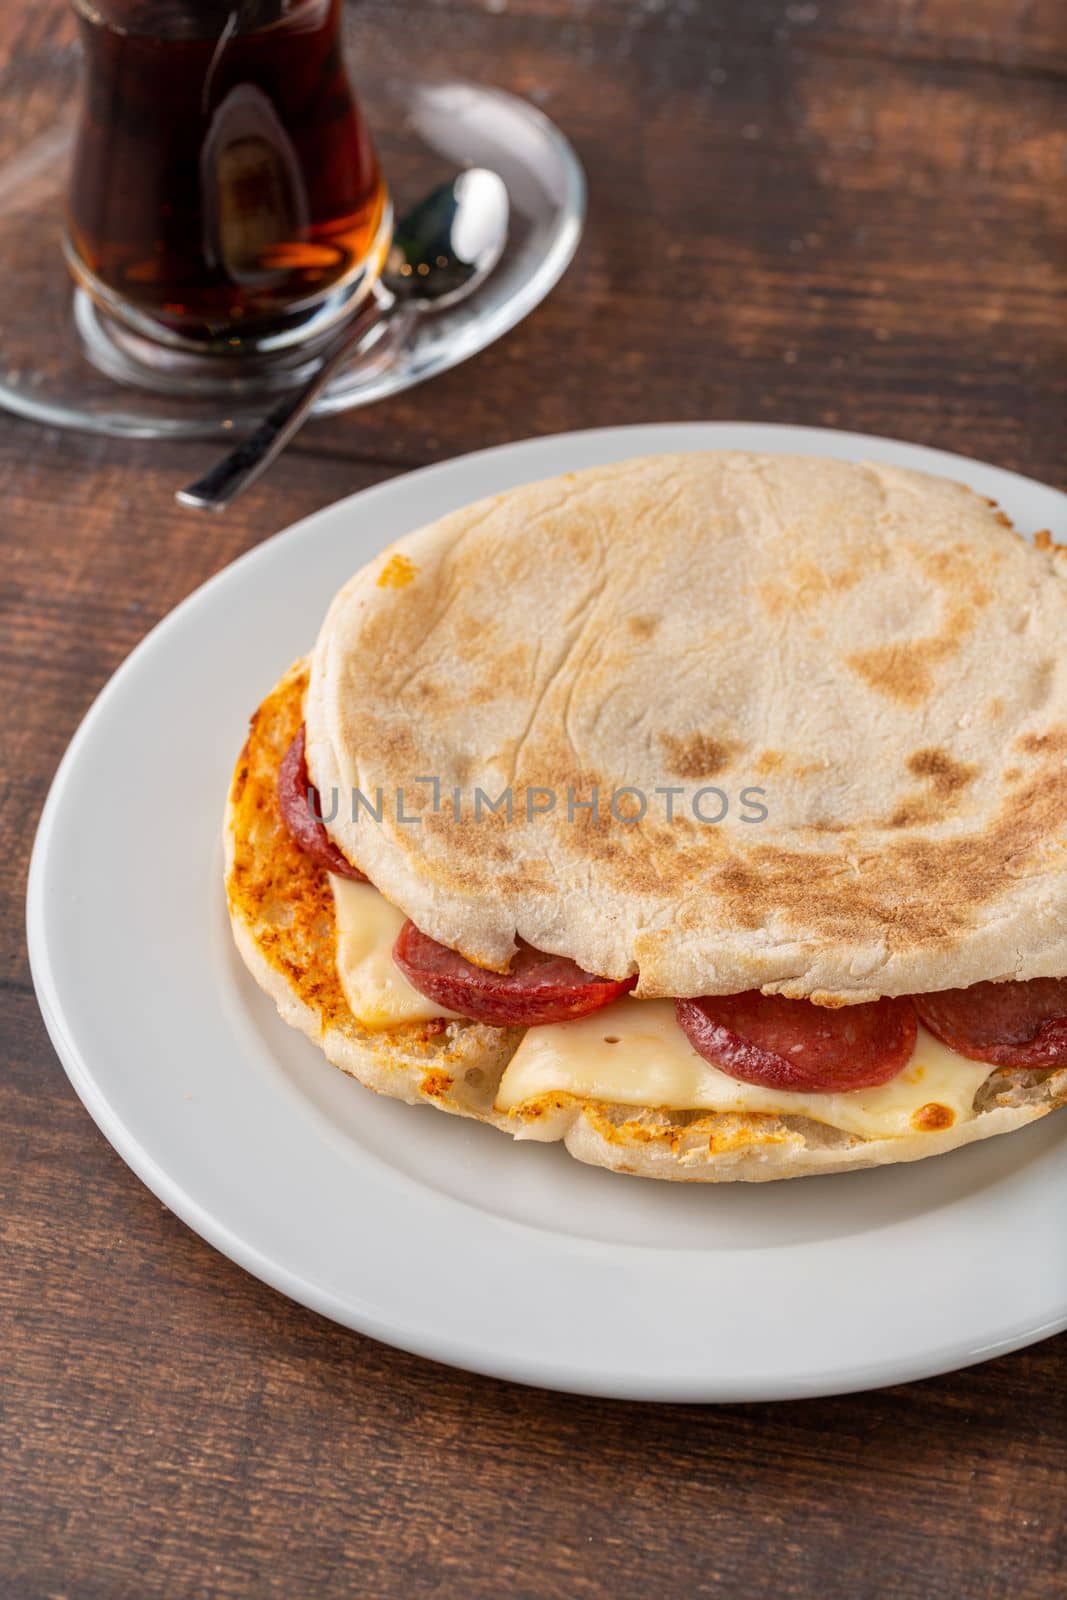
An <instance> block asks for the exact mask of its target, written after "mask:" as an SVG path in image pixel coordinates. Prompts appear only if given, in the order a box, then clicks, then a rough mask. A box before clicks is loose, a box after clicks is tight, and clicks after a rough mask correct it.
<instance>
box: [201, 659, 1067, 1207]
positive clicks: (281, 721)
mask: <svg viewBox="0 0 1067 1600" xmlns="http://www.w3.org/2000/svg"><path fill="white" fill-rule="evenodd" d="M306 683H307V667H306V664H305V663H303V662H298V663H296V664H295V665H294V666H293V667H292V668H291V669H290V671H289V672H288V673H287V674H286V675H285V677H284V678H283V679H282V680H281V682H280V683H279V684H278V685H277V687H276V688H275V689H274V690H273V691H272V693H271V694H270V695H268V697H267V699H266V700H265V701H264V702H263V704H262V705H261V706H260V708H259V710H258V711H257V712H256V713H255V715H254V716H253V718H252V721H251V727H250V730H249V734H248V739H247V741H246V743H245V746H244V748H243V750H242V751H241V755H240V758H239V760H238V762H237V767H236V770H235V772H234V776H233V782H232V785H231V789H230V794H229V798H228V803H227V810H226V823H225V839H226V894H227V902H228V907H229V915H230V922H231V926H232V928H233V933H234V938H235V940H236V943H237V947H238V949H239V950H240V952H241V955H242V957H243V958H244V961H245V963H246V965H247V966H248V969H249V971H250V972H251V974H252V976H253V977H254V978H255V980H256V982H257V983H258V984H259V985H260V987H261V988H263V989H264V990H265V991H266V993H267V994H268V995H270V997H271V998H272V999H273V1000H274V1002H275V1004H276V1005H277V1008H278V1011H279V1012H280V1014H281V1016H282V1017H283V1018H284V1020H285V1021H286V1022H288V1023H289V1024H290V1025H291V1026H293V1027H295V1028H298V1029H300V1030H301V1031H302V1032H303V1033H305V1034H306V1035H307V1036H308V1038H309V1039H311V1040H313V1041H314V1042H315V1043H316V1044H318V1045H319V1046H320V1047H321V1048H322V1050H323V1051H324V1053H325V1055H326V1057H327V1059H328V1060H330V1061H331V1062H333V1064H334V1065H335V1066H338V1067H340V1068H341V1069H342V1070H343V1071H344V1072H346V1073H348V1074H349V1075H350V1076H352V1077H353V1078H356V1079H358V1080H359V1082H360V1083H362V1084H364V1085H366V1087H367V1088H369V1089H374V1090H376V1091H378V1092H379V1093H381V1094H385V1095H389V1096H391V1097H393V1098H394V1099H398V1100H403V1101H406V1102H407V1103H408V1104H417V1103H418V1102H420V1101H421V1102H425V1103H426V1104H427V1105H432V1106H435V1107H436V1108H437V1109H438V1110H441V1111H447V1112H451V1113H453V1114H454V1115H457V1116H463V1117H470V1118H473V1119H474V1120H476V1121H479V1122H487V1123H490V1124H491V1125H492V1126H493V1127H496V1128H500V1129H503V1130H504V1131H505V1132H507V1133H510V1134H512V1135H513V1136H514V1137H516V1138H520V1139H522V1138H526V1139H538V1140H562V1141H563V1143H564V1144H565V1146H566V1148H567V1150H568V1151H569V1152H570V1154H571V1155H572V1156H575V1157H577V1159H578V1160H580V1161H585V1162H589V1163H591V1164H593V1165H595V1166H602V1167H608V1168H610V1169H612V1170H614V1171H618V1172H628V1173H634V1174H637V1175H640V1176H643V1177H649V1178H669V1179H676V1180H681V1181H689V1182H722V1181H728V1180H736V1179H743V1180H750V1181H758V1180H764V1179H773V1178H788V1177H800V1176H803V1175H805V1174H812V1173H826V1172H842V1171H848V1170H849V1169H851V1168H855V1167H866V1166H877V1165H881V1164H884V1163H887V1162H898V1161H914V1160H916V1159H918V1158H919V1157H921V1156H927V1155H936V1154H941V1153H943V1152H944V1151H947V1150H951V1149H953V1148H955V1147H956V1146H958V1145H962V1144H966V1143H969V1142H970V1141H971V1140H974V1139H980V1138H984V1137H987V1136H988V1135H990V1134H996V1133H1006V1132H1008V1131H1010V1130H1011V1129H1013V1128H1018V1127H1021V1126H1022V1125H1023V1124H1024V1123H1027V1122H1031V1121H1033V1120H1034V1119H1035V1118H1037V1117H1040V1116H1043V1115H1044V1114H1045V1113H1046V1112H1047V1111H1049V1110H1051V1109H1052V1107H1053V1106H1054V1105H1058V1104H1061V1103H1063V1102H1064V1101H1065V1100H1067V1070H1065V1071H1061V1072H1057V1073H1052V1074H1044V1075H1042V1074H1040V1073H1021V1072H1017V1073H1012V1072H1005V1071H991V1072H990V1075H989V1078H988V1079H987V1080H986V1082H985V1084H984V1085H983V1086H982V1088H981V1089H980V1090H979V1093H978V1096H977V1100H976V1104H977V1105H978V1106H980V1112H979V1115H977V1116H976V1117H975V1118H974V1119H973V1120H971V1121H966V1122H960V1123H958V1124H957V1125H956V1126H954V1127H952V1128H949V1129H944V1130H931V1131H928V1132H921V1133H919V1132H917V1133H915V1134H909V1135H907V1136H904V1137H901V1138H894V1139H882V1140H877V1141H871V1140H864V1139H861V1138H857V1137H856V1136H855V1135H853V1134H849V1133H845V1132H843V1131H841V1130H839V1129H835V1128H833V1127H830V1126H827V1125H826V1124H824V1123H821V1122H818V1121H815V1120H813V1119H808V1118H801V1117H780V1116H757V1115H738V1114H735V1113H714V1114H708V1113H687V1112H678V1111H665V1110H660V1109H657V1108H655V1107H650V1108H647V1109H644V1110H635V1109H634V1108H633V1107H629V1106H620V1105H612V1104H606V1103H604V1102H602V1101H595V1100H583V1099H579V1098H578V1097H575V1096H573V1095H563V1094H553V1095H545V1096H542V1097H541V1098H540V1099H536V1100H531V1101H528V1102H526V1103H525V1104H524V1105H523V1106H521V1107H520V1108H519V1109H518V1110H517V1111H516V1112H512V1113H509V1114H508V1113H502V1112H500V1111H497V1110H496V1109H495V1108H494V1101H495V1098H496V1093H497V1089H498V1086H499V1084H500V1079H501V1076H502V1074H503V1072H504V1069H505V1067H506V1066H507V1063H508V1061H509V1060H510V1059H511V1056H512V1054H513V1052H514V1050H515V1049H516V1047H517V1045H518V1043H519V1040H520V1039H521V1037H522V1033H521V1030H519V1029H500V1028H491V1027H487V1026H484V1025H483V1024H480V1023H475V1022H466V1021H450V1022H448V1023H446V1024H444V1025H443V1026H442V1025H441V1024H439V1023H425V1024H410V1025H408V1026H404V1027H400V1028H394V1029H391V1030H389V1031H386V1032H372V1031H370V1030H368V1029H366V1028H364V1027H362V1026H361V1025H360V1024H359V1023H358V1022H357V1021H356V1019H355V1018H354V1017H353V1015H352V1013H351V1011H350V1010H349V1008H348V1005H347V1003H346V1001H345V998H344V995H343V993H342V990H341V986H340V983H339V981H338V976H337V970H336V932H335V921H334V908H333V900H332V896H331V893H330V888H329V882H328V878H327V875H326V873H325V872H324V871H323V870H322V869H321V868H320V867H319V866H317V865H316V864H315V862H313V861H312V860H310V858H309V857H308V856H307V855H305V854H304V853H303V851H301V850H300V849H299V848H298V847H297V845H295V844H294V843H293V841H292V840H291V838H290V837H289V834H288V833H287V831H286V829H285V826H284V823H283V822H282V818H281V814H280V811H279V807H278V798H277V774H278V767H279V764H280V762H281V759H282V756H283V754H284V752H285V750H286V748H287V746H288V744H289V742H290V741H291V739H292V738H293V736H294V735H295V733H296V732H297V730H298V728H299V726H300V722H301V718H302V716H303V704H304V695H305V687H306Z"/></svg>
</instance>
